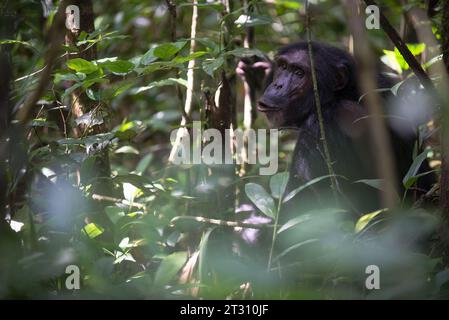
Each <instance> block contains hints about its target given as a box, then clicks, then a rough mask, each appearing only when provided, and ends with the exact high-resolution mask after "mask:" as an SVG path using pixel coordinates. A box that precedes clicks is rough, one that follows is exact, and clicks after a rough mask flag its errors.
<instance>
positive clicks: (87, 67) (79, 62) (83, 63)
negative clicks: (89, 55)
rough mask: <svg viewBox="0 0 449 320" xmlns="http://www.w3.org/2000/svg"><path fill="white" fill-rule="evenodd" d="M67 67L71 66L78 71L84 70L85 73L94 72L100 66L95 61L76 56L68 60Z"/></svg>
mask: <svg viewBox="0 0 449 320" xmlns="http://www.w3.org/2000/svg"><path fill="white" fill-rule="evenodd" d="M66 64H67V67H69V68H70V69H72V70H75V71H76V72H82V73H85V74H90V73H92V72H95V71H97V70H98V66H97V65H95V64H94V63H92V62H90V61H87V60H84V59H81V58H75V59H71V60H69V61H67V63H66Z"/></svg>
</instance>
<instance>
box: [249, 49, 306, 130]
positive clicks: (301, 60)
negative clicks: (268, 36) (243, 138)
mask: <svg viewBox="0 0 449 320" xmlns="http://www.w3.org/2000/svg"><path fill="white" fill-rule="evenodd" d="M312 107H313V90H312V78H311V72H310V63H309V56H308V53H307V52H306V51H305V50H297V51H289V52H287V53H285V54H282V55H279V56H278V57H277V58H276V65H275V70H274V75H273V82H272V83H271V84H270V85H269V86H268V87H267V88H266V89H265V92H264V94H263V96H262V97H261V98H260V99H259V102H258V106H257V109H258V110H259V111H260V112H263V113H265V114H266V116H267V118H268V121H269V123H270V126H271V127H273V128H279V127H288V126H299V125H300V124H301V122H302V121H304V120H305V119H306V118H307V116H308V115H309V114H310V112H311V111H312V110H311V109H312Z"/></svg>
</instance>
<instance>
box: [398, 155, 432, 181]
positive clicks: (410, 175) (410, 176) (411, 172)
mask: <svg viewBox="0 0 449 320" xmlns="http://www.w3.org/2000/svg"><path fill="white" fill-rule="evenodd" d="M429 151H430V150H428V149H426V150H424V151H423V152H421V153H420V154H419V155H418V156H417V157H416V158H415V159H414V160H413V163H412V165H411V166H410V168H409V169H408V171H407V173H406V174H405V176H404V179H402V184H403V185H404V187H405V189H409V188H410V187H411V186H412V185H413V184H414V183H415V182H416V178H417V175H416V174H417V173H418V170H419V168H420V167H421V165H422V163H423V162H424V161H425V160H426V159H427V155H428V153H429Z"/></svg>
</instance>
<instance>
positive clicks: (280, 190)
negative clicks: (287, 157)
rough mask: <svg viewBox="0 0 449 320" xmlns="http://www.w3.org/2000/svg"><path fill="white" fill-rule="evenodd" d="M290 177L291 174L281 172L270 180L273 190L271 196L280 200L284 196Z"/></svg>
mask: <svg viewBox="0 0 449 320" xmlns="http://www.w3.org/2000/svg"><path fill="white" fill-rule="evenodd" d="M289 177H290V174H289V173H288V172H281V173H278V174H275V175H274V176H272V177H271V179H270V189H271V195H272V196H273V197H274V198H276V199H279V198H281V197H282V196H283V195H284V192H285V188H286V187H287V183H288V178H289Z"/></svg>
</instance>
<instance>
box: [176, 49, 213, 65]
mask: <svg viewBox="0 0 449 320" xmlns="http://www.w3.org/2000/svg"><path fill="white" fill-rule="evenodd" d="M205 54H207V52H206V51H197V52H194V53H192V54H189V55H188V56H186V57H179V56H178V57H176V58H174V59H173V62H175V63H184V62H187V61H190V60H194V59H197V58H199V57H202V56H204V55H205Z"/></svg>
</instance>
